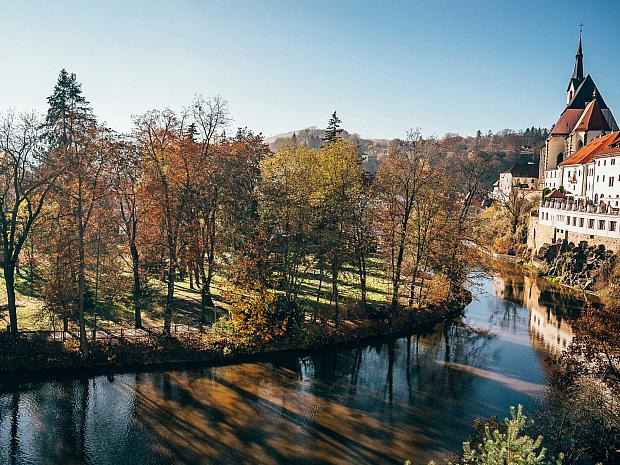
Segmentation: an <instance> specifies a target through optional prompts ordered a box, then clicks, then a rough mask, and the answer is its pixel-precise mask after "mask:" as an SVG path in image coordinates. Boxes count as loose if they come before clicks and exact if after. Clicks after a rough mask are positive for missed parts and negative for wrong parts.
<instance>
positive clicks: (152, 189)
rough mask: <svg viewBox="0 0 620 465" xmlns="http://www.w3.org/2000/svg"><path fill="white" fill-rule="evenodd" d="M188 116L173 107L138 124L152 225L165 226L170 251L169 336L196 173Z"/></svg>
mask: <svg viewBox="0 0 620 465" xmlns="http://www.w3.org/2000/svg"><path fill="white" fill-rule="evenodd" d="M185 116H186V115H183V116H182V118H181V119H179V118H177V116H176V115H175V114H174V113H173V112H172V111H170V110H163V111H158V110H153V111H150V112H148V113H146V114H144V115H142V116H139V117H138V118H136V120H135V123H134V124H135V135H136V138H137V140H138V148H139V150H140V151H141V154H142V156H143V157H144V160H145V169H146V171H145V173H146V176H145V190H144V192H145V193H148V194H147V195H148V197H149V204H150V205H149V213H150V214H151V215H152V218H151V224H152V225H153V226H156V225H161V230H162V236H163V237H162V238H163V247H164V249H165V251H166V260H167V263H166V272H165V280H166V284H167V292H166V308H165V311H164V334H166V335H170V329H171V326H172V314H173V310H174V283H175V280H176V275H177V268H178V263H177V260H178V255H179V246H180V234H181V226H182V224H183V221H184V220H185V219H186V216H187V213H188V212H187V206H188V203H189V201H190V191H191V182H192V174H193V173H192V172H191V169H190V168H191V162H190V160H191V156H190V154H189V153H188V150H187V146H186V145H184V144H183V141H184V133H185V131H184V122H185Z"/></svg>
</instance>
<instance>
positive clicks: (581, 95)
mask: <svg viewBox="0 0 620 465" xmlns="http://www.w3.org/2000/svg"><path fill="white" fill-rule="evenodd" d="M540 163H541V171H542V174H543V180H542V185H543V186H544V187H545V188H546V189H548V190H550V191H551V195H548V196H547V197H546V198H545V200H543V202H542V204H541V206H540V209H539V212H538V219H537V220H536V219H534V220H533V221H532V224H531V227H530V238H529V241H530V247H531V248H532V249H534V251H537V250H538V249H539V248H540V246H541V245H542V244H543V243H550V242H553V241H555V240H557V239H566V240H569V241H571V242H574V243H577V242H580V241H587V242H589V243H591V244H603V245H605V246H606V247H608V248H612V249H615V250H620V132H618V125H617V124H616V121H615V119H614V117H613V115H612V113H611V110H610V109H609V108H608V107H607V105H606V104H605V102H604V100H603V99H602V97H601V95H600V93H599V92H598V90H597V88H596V86H595V85H594V82H593V81H592V78H591V77H590V76H589V75H588V76H587V77H586V78H584V77H583V54H582V47H581V34H580V36H579V48H578V51H577V56H576V62H575V69H574V72H573V76H572V77H571V80H570V81H569V86H568V90H567V106H566V108H565V109H564V111H563V112H562V115H561V116H560V118H559V120H558V122H557V123H556V124H555V125H554V126H553V128H552V130H551V133H550V135H549V138H548V139H547V141H546V144H545V147H544V148H543V149H542V151H541V162H540Z"/></svg>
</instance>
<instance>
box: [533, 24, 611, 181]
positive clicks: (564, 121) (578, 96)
mask: <svg viewBox="0 0 620 465" xmlns="http://www.w3.org/2000/svg"><path fill="white" fill-rule="evenodd" d="M582 27H583V24H580V25H579V43H578V45H577V53H576V54H575V66H574V68H573V74H572V76H571V77H570V80H569V81H568V88H567V89H566V107H565V108H564V111H562V114H561V115H560V117H559V118H558V120H557V122H556V123H555V124H554V125H553V127H552V128H551V131H550V133H549V137H548V138H547V140H546V142H545V146H544V147H543V148H542V150H541V153H540V170H539V172H540V176H541V179H540V183H541V186H544V185H545V184H547V183H545V178H547V177H549V178H551V179H555V178H557V177H558V176H559V172H557V171H558V169H559V167H560V164H561V163H562V162H563V161H564V160H566V159H568V158H569V157H570V156H571V155H573V154H574V153H575V152H576V151H577V150H579V149H580V148H581V147H583V146H584V145H586V144H587V143H588V142H589V141H591V140H592V139H594V138H596V137H599V136H601V135H603V134H607V133H609V132H611V131H617V130H618V125H617V124H616V120H615V119H614V116H613V114H612V112H611V109H610V108H609V107H608V106H607V104H606V103H605V100H604V99H603V96H602V95H601V93H600V91H599V89H597V87H596V84H594V81H593V80H592V76H590V75H589V74H588V75H587V76H584V73H583V44H582V31H583V29H582Z"/></svg>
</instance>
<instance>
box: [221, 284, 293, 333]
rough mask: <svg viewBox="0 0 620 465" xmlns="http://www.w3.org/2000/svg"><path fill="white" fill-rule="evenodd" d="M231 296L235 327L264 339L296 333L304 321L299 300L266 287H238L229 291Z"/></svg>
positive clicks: (231, 311) (232, 316)
mask: <svg viewBox="0 0 620 465" xmlns="http://www.w3.org/2000/svg"><path fill="white" fill-rule="evenodd" d="M228 300H229V302H230V307H229V312H230V315H231V320H232V323H233V325H234V326H235V329H236V330H237V331H238V332H239V333H240V334H241V335H242V336H248V337H253V338H256V339H258V340H259V341H261V342H264V343H266V342H271V341H273V340H274V339H279V338H284V337H286V336H291V335H294V334H295V333H297V332H298V331H299V328H300V327H301V323H302V321H303V312H302V311H301V309H300V307H299V305H298V304H297V302H295V301H293V300H292V299H289V298H288V297H287V296H286V295H284V294H278V293H277V292H275V291H272V290H271V289H267V288H266V287H262V286H260V287H259V288H258V289H257V290H254V289H251V290H250V289H245V290H238V289H237V290H235V291H234V292H229V293H228Z"/></svg>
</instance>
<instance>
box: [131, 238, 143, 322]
mask: <svg viewBox="0 0 620 465" xmlns="http://www.w3.org/2000/svg"><path fill="white" fill-rule="evenodd" d="M129 250H130V252H131V265H132V268H133V308H134V326H135V328H136V329H138V328H141V327H142V287H141V285H140V256H139V255H138V248H137V247H136V244H135V243H132V244H130V246H129Z"/></svg>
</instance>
